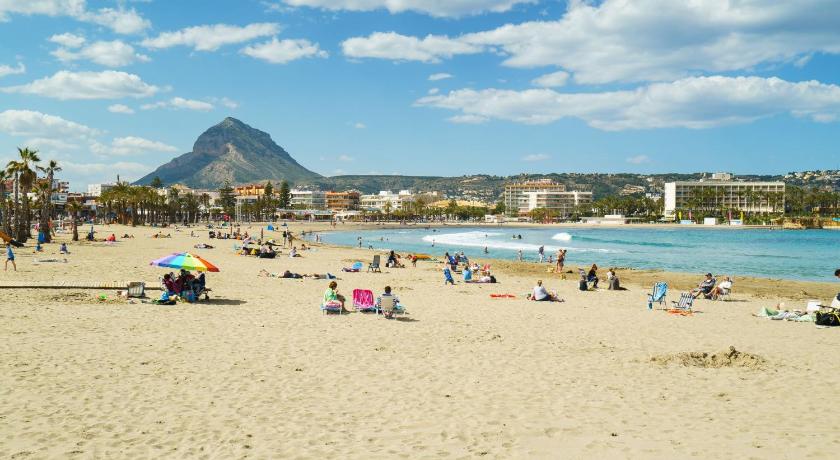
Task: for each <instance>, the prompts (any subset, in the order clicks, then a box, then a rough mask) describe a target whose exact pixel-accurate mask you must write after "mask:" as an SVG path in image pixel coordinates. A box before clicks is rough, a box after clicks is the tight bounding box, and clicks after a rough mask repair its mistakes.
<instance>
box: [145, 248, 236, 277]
mask: <svg viewBox="0 0 840 460" xmlns="http://www.w3.org/2000/svg"><path fill="white" fill-rule="evenodd" d="M149 265H157V266H158V267H167V268H177V269H181V268H183V269H184V270H196V271H200V272H217V271H219V267H217V266H215V265H213V264H211V263H210V262H208V261H206V260H204V259H202V258H201V257H199V256H197V255H195V254H190V253H189V252H179V253H175V254H170V255H168V256H166V257H161V258H160V259H157V260H153V261H152V262H151V263H150V264H149Z"/></svg>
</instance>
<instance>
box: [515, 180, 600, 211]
mask: <svg viewBox="0 0 840 460" xmlns="http://www.w3.org/2000/svg"><path fill="white" fill-rule="evenodd" d="M591 202H592V192H582V191H566V186H565V185H563V184H558V183H556V182H554V181H552V180H551V179H539V180H535V181H527V182H516V183H511V184H506V185H505V192H504V203H505V213H506V214H507V215H508V216H510V217H519V216H526V215H528V213H529V212H531V211H532V210H534V209H537V208H545V209H548V210H550V211H554V212H556V213H557V215H558V217H561V218H562V217H568V216H570V215H572V214H573V213H574V210H575V207H576V206H579V205H581V204H587V203H591Z"/></svg>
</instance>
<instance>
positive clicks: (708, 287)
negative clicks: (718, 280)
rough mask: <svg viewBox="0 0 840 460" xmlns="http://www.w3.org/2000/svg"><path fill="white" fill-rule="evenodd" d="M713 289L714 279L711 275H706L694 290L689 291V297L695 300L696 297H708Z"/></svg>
mask: <svg viewBox="0 0 840 460" xmlns="http://www.w3.org/2000/svg"><path fill="white" fill-rule="evenodd" d="M714 287H715V278H714V277H713V276H712V274H711V273H706V278H705V279H703V281H701V282H700V284H698V285H697V287H696V288H695V289H692V290H691V295H692V296H693V297H694V298H695V299H696V298H698V297H700V296H701V295H702V296H705V297H709V296H710V293H711V292H712V289H713V288H714Z"/></svg>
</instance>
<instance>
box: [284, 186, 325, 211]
mask: <svg viewBox="0 0 840 460" xmlns="http://www.w3.org/2000/svg"><path fill="white" fill-rule="evenodd" d="M289 197H290V199H289V205H291V207H292V208H296V209H326V208H327V193H326V192H321V191H318V190H298V189H292V190H291V191H290V192H289Z"/></svg>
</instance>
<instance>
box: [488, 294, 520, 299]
mask: <svg viewBox="0 0 840 460" xmlns="http://www.w3.org/2000/svg"><path fill="white" fill-rule="evenodd" d="M490 297H491V298H493V299H515V298H516V296H515V295H513V294H490Z"/></svg>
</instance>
